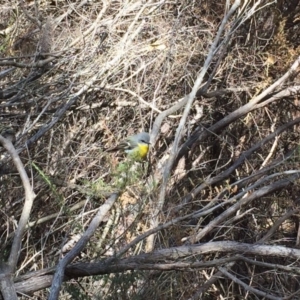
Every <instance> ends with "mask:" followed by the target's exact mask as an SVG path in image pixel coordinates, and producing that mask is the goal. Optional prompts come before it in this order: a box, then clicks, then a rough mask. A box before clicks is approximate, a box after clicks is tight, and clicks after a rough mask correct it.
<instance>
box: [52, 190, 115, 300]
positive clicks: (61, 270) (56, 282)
mask: <svg viewBox="0 0 300 300" xmlns="http://www.w3.org/2000/svg"><path fill="white" fill-rule="evenodd" d="M117 198H118V194H117V193H115V194H112V195H111V196H110V197H109V198H108V199H107V200H106V202H105V203H104V204H103V205H101V207H100V208H99V210H98V212H97V214H96V215H95V217H94V218H93V220H92V222H91V223H90V225H89V227H88V229H87V230H86V232H85V233H84V234H83V236H82V237H81V238H80V240H79V241H78V242H77V244H76V245H75V247H74V248H73V249H72V250H71V251H70V252H69V253H68V254H67V255H66V256H65V257H64V258H63V259H61V260H60V262H59V263H58V266H57V269H56V272H55V274H54V277H53V282H52V285H51V289H50V295H49V298H48V299H49V300H56V299H58V297H59V291H60V288H61V284H62V282H63V278H64V274H65V269H66V266H67V265H68V264H69V263H70V262H71V261H72V260H73V259H74V258H75V257H76V256H77V255H78V254H79V253H80V252H81V251H82V250H83V249H84V247H85V246H86V244H87V243H88V241H89V240H90V238H91V236H92V235H93V234H94V232H95V230H96V229H97V228H98V226H99V224H100V222H102V220H103V218H104V217H105V215H106V214H107V212H108V211H109V210H110V209H111V207H112V206H113V204H114V203H115V201H116V200H117Z"/></svg>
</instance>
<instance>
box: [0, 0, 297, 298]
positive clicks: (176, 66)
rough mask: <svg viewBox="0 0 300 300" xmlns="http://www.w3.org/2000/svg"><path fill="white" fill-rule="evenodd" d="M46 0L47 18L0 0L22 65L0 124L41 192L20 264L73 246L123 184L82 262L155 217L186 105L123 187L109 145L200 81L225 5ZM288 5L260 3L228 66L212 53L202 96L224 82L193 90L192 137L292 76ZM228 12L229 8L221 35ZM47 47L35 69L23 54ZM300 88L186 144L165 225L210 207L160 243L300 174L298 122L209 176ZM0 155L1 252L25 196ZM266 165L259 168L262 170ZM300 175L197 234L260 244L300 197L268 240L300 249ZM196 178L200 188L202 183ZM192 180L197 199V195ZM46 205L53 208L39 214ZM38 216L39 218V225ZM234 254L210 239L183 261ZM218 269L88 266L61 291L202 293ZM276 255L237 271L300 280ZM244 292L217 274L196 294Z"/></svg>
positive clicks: (287, 283) (6, 39) (5, 87)
mask: <svg viewBox="0 0 300 300" xmlns="http://www.w3.org/2000/svg"><path fill="white" fill-rule="evenodd" d="M36 2H39V7H38V12H39V16H38V17H37V15H36V10H35V2H33V1H32V2H30V1H28V2H26V4H24V8H23V9H22V8H21V6H20V5H18V2H17V1H10V2H6V3H3V4H1V5H0V11H1V15H3V18H2V19H1V20H2V21H1V24H0V31H1V33H2V35H0V45H1V46H0V51H1V57H3V58H0V72H3V71H4V70H7V69H8V68H10V67H15V69H14V70H13V71H11V72H10V73H9V74H8V75H5V76H1V77H0V80H1V90H0V99H1V102H0V108H1V116H0V118H1V123H3V124H4V125H6V126H12V127H13V128H14V129H15V130H16V131H17V143H16V145H15V146H16V148H17V149H19V151H20V156H21V159H22V161H23V163H24V164H25V165H26V170H27V171H28V174H29V175H30V177H31V180H32V183H33V188H34V191H35V193H36V194H37V197H36V199H35V201H34V206H33V210H32V212H31V218H30V221H31V222H32V223H31V224H30V228H29V229H28V230H27V231H26V234H25V236H24V239H23V248H22V250H21V254H20V259H19V264H18V270H17V272H16V274H17V275H23V274H26V273H27V272H29V271H36V270H40V269H43V268H48V267H53V266H55V265H56V264H57V262H58V259H59V254H60V249H61V248H62V246H63V245H65V244H68V246H67V247H65V249H64V251H69V249H70V248H72V246H73V245H74V243H75V242H76V241H78V238H79V237H80V236H81V234H82V233H83V232H84V230H85V229H86V228H87V226H88V224H89V223H90V221H91V219H92V217H93V216H94V214H95V212H96V209H97V208H98V207H99V206H100V205H101V204H102V203H104V201H105V199H106V198H107V196H108V195H109V194H110V193H111V192H113V191H116V190H119V189H122V196H121V197H120V198H119V200H118V202H117V203H116V204H115V206H114V208H113V210H111V211H110V213H109V215H108V216H107V218H106V220H105V222H103V223H102V224H101V226H100V227H99V228H98V230H97V231H96V233H95V234H94V236H93V237H92V239H91V240H90V242H89V244H88V246H87V247H86V248H85V250H84V252H83V253H81V256H80V257H78V258H76V261H77V262H79V261H85V262H88V261H95V260H96V261H99V260H101V259H105V258H107V257H110V256H112V255H114V254H115V253H117V252H118V251H120V249H122V248H123V247H124V246H125V245H126V244H128V243H129V242H130V241H132V240H133V239H134V238H136V237H137V236H139V235H140V234H142V233H144V232H146V231H147V230H148V229H150V227H151V220H152V218H153V215H152V213H153V211H154V208H155V206H156V205H157V202H156V200H157V199H158V195H159V191H160V187H161V179H160V178H159V177H155V176H158V175H157V174H158V173H159V170H160V169H159V168H160V164H161V163H162V161H164V160H165V159H166V158H167V157H168V154H169V152H170V149H171V147H172V143H173V140H174V136H175V133H176V128H177V126H178V124H179V121H180V117H181V115H182V111H183V110H182V109H181V110H179V111H176V112H175V113H173V114H172V115H170V116H168V117H167V118H165V119H164V121H163V124H162V127H161V131H160V135H159V139H158V141H157V142H156V143H155V145H152V149H151V160H150V162H149V163H146V164H145V165H144V166H141V165H138V166H136V167H137V168H138V169H137V170H135V171H134V172H132V170H131V171H130V172H131V173H130V176H129V177H130V178H129V180H128V181H126V184H125V187H124V182H123V177H122V176H123V175H122V170H121V171H120V169H122V168H126V162H125V163H124V157H123V156H122V155H121V154H111V153H106V152H105V151H103V149H105V148H107V147H111V146H113V145H115V144H116V143H118V142H120V141H121V140H122V139H123V138H124V137H126V136H128V135H130V134H133V133H135V132H139V131H151V128H152V125H153V122H154V120H155V119H156V117H157V116H158V115H159V113H160V112H162V111H164V110H166V109H168V108H170V107H171V106H173V105H174V104H176V103H177V102H178V101H179V99H181V98H182V97H184V95H186V94H188V93H189V92H190V91H191V89H192V87H193V85H194V81H195V79H196V77H197V74H198V73H199V71H200V70H201V68H202V67H203V63H204V61H205V59H206V57H207V54H208V52H209V49H210V46H211V44H212V41H213V39H214V37H215V36H216V33H217V30H218V27H219V25H220V22H221V20H222V17H223V15H224V9H225V6H224V3H221V2H219V1H187V0H186V1H181V2H167V1H161V2H158V3H157V2H152V1H132V2H124V1H103V2H98V1H89V2H87V3H85V1H83V2H82V3H84V5H82V6H81V5H80V1H73V2H67V1H66V2H64V1H52V2H51V1H36ZM267 2H268V1H266V3H267ZM279 2H280V3H278V4H272V5H270V6H267V7H264V8H262V9H261V10H260V11H258V12H257V13H256V14H254V15H253V16H252V17H251V18H250V19H249V20H247V21H245V22H243V23H242V25H241V26H240V27H239V28H238V29H237V30H236V31H235V32H234V34H233V36H232V38H231V41H230V42H229V44H228V47H227V48H226V49H225V54H224V57H223V58H222V60H221V63H220V64H219V65H217V64H218V57H219V56H218V55H217V56H216V57H214V59H213V62H212V64H211V66H210V68H209V71H208V75H207V77H206V78H205V80H207V79H208V76H209V75H210V74H211V72H213V69H214V67H215V66H216V65H217V70H216V73H215V75H214V76H213V79H212V81H211V84H210V86H209V90H208V91H207V93H210V92H214V91H218V90H223V92H222V93H220V94H219V95H217V96H214V97H207V95H206V96H205V95H204V96H201V97H198V98H196V100H195V101H194V104H193V107H192V109H191V111H190V113H189V116H188V119H187V122H186V123H185V128H184V131H183V132H184V137H183V142H182V143H184V142H186V141H188V140H189V138H190V136H192V135H193V134H194V133H195V132H197V131H198V130H199V129H201V128H202V130H204V129H203V127H206V128H209V127H210V126H212V125H214V124H216V123H217V122H218V121H220V120H222V119H223V118H224V117H226V116H228V115H229V114H230V113H231V112H233V111H235V110H236V109H238V108H239V107H241V106H243V105H245V104H247V103H249V101H250V100H251V99H253V98H254V97H255V96H256V95H258V94H260V93H261V92H262V91H264V90H265V89H266V88H267V87H269V86H270V85H271V84H272V83H274V82H275V81H276V80H278V78H280V77H281V76H283V74H284V73H285V72H286V71H287V70H288V69H289V68H290V66H291V65H292V63H293V62H294V61H295V60H296V58H297V56H299V53H300V51H299V50H300V48H299V47H300V46H299V40H300V39H299V30H298V29H297V26H299V21H298V19H299V17H297V16H298V14H299V10H300V8H299V4H297V5H298V6H296V9H292V8H290V7H289V3H288V1H279ZM250 4H251V2H250ZM252 4H253V3H252ZM250 6H251V5H250ZM261 7H262V6H261ZM25 12H26V13H27V15H26V13H25ZM288 12H289V13H288ZM30 16H31V17H32V19H30ZM38 20H39V22H41V24H42V26H43V29H41V28H42V27H41V28H39V24H38V23H39V22H38ZM292 20H293V22H292ZM232 23H233V19H232V20H230V23H229V24H228V26H227V27H226V29H225V32H224V35H223V36H224V37H225V36H226V34H227V33H228V32H229V30H230V25H232ZM270 24H272V25H270ZM295 24H298V25H297V26H296V25H295ZM4 31H5V32H4ZM39 49H42V50H43V51H41V50H39ZM45 52H46V53H45ZM37 53H38V55H37ZM9 57H17V58H15V59H9ZM41 59H47V60H49V61H48V62H47V63H45V65H43V67H41V68H29V67H26V66H28V65H30V64H33V63H39V62H40V61H41ZM42 61H43V60H42ZM7 62H8V63H7ZM0 74H1V73H0ZM299 82H300V81H299V74H297V75H296V76H292V77H290V78H289V79H288V80H286V81H285V82H284V84H283V85H281V86H280V87H278V89H277V90H276V92H277V91H279V90H284V89H285V88H287V87H290V86H299ZM268 97H270V96H269V95H268V96H267V97H266V98H264V100H266V99H268ZM297 97H299V96H297V95H292V96H289V97H284V98H282V99H280V100H277V101H273V102H271V103H269V104H268V105H266V106H264V107H261V108H257V109H255V110H254V111H252V112H249V113H247V114H246V115H244V116H243V117H241V118H239V119H237V120H235V121H232V122H231V123H230V124H229V125H228V126H226V127H224V128H222V130H219V131H218V132H216V133H214V134H211V135H210V136H209V137H208V138H207V139H205V141H203V142H201V144H197V143H194V144H193V146H192V147H191V149H189V151H186V152H185V153H184V156H183V159H182V160H181V161H180V163H179V164H178V165H177V166H176V167H175V168H174V169H173V173H172V174H171V176H170V179H169V183H168V186H167V194H166V197H165V204H164V206H163V209H162V211H161V212H160V216H159V220H160V223H162V224H164V223H167V222H169V221H170V220H172V219H176V218H179V217H183V216H185V215H188V214H191V213H193V212H196V211H199V210H201V209H203V208H204V207H207V205H208V206H209V205H211V206H212V207H216V208H215V209H213V210H212V211H210V212H209V213H207V214H206V215H204V216H201V217H199V216H196V217H195V216H194V217H189V218H187V219H186V220H182V221H180V222H177V223H176V224H175V225H174V226H170V227H168V228H167V229H165V230H161V231H160V232H159V233H158V235H157V237H156V240H155V248H156V249H165V248H169V247H176V246H180V245H183V244H184V243H183V241H184V240H185V239H188V240H189V242H190V243H192V241H193V239H192V238H191V239H190V237H194V236H195V235H197V234H198V233H199V232H200V233H201V230H202V229H203V228H205V226H206V225H208V224H210V222H212V221H213V220H215V219H216V217H218V216H220V215H221V214H222V213H224V212H225V211H226V210H227V209H228V208H230V207H231V206H233V205H234V203H235V202H237V201H240V199H243V197H244V198H245V197H246V196H249V195H251V194H252V193H254V192H256V191H260V190H261V189H262V188H263V187H267V186H270V185H272V184H275V183H276V182H277V181H279V180H280V179H285V178H289V176H290V174H288V173H284V172H287V171H290V170H296V171H297V172H298V171H299V169H300V160H299V131H300V129H299V123H297V124H295V125H294V126H290V127H289V128H287V129H286V130H285V131H284V132H283V133H282V134H281V135H279V136H278V139H271V140H270V142H268V143H265V144H264V145H261V146H260V147H258V149H257V150H255V151H253V153H252V154H251V155H249V156H248V157H247V159H246V160H245V161H244V162H243V163H242V164H240V165H238V166H237V167H236V168H234V170H232V171H231V172H228V174H227V175H226V176H225V177H223V178H222V180H220V181H216V182H214V183H208V184H206V182H208V181H209V180H210V179H211V178H217V176H223V174H224V173H226V171H227V170H228V169H229V168H230V167H231V166H232V165H233V164H234V163H236V162H237V161H238V159H239V158H240V157H241V156H242V155H243V153H245V152H246V151H247V150H249V149H250V148H251V147H253V145H255V144H256V143H259V142H260V141H262V140H263V139H264V138H265V137H267V136H268V135H270V134H271V133H272V132H274V131H275V130H276V129H278V128H279V127H280V126H282V125H284V124H286V123H288V122H289V121H291V120H292V119H295V118H296V117H299V100H298V98H297ZM201 110H203V112H202V111H201ZM204 131H205V130H204ZM272 147H273V148H272ZM293 149H294V150H295V152H294V153H293V154H292V155H290V156H289V158H288V159H287V160H285V161H284V155H287V153H289V151H291V150H293ZM1 154H3V156H2V160H1V174H0V175H1V177H0V182H1V186H2V188H1V197H0V215H1V217H0V220H2V221H1V223H0V234H1V235H0V236H1V241H2V243H1V248H0V253H2V255H1V260H6V258H7V255H8V254H9V251H10V245H11V238H12V234H13V231H14V229H15V226H16V225H15V220H18V218H19V215H20V212H21V209H22V199H23V197H24V196H23V188H22V186H21V181H20V179H19V177H18V176H17V174H16V172H15V171H14V169H13V167H12V163H11V161H10V160H9V158H8V157H7V155H5V153H4V151H2V153H1ZM125 161H126V160H125ZM268 166H269V167H270V168H269V169H267V167H268ZM148 168H149V169H148ZM263 168H266V169H265V171H264V172H263V173H261V175H257V173H258V171H259V170H260V169H263ZM153 174H155V175H153ZM272 174H273V175H272ZM251 175H253V176H252V177H251ZM254 175H256V176H254ZM158 178H159V179H158ZM246 179H248V180H247V181H243V180H246ZM293 180H294V182H293V184H289V185H287V186H285V187H284V188H280V189H277V190H275V191H274V192H272V193H270V194H266V195H263V196H261V197H260V196H258V197H256V198H255V199H253V201H251V202H248V203H246V204H245V205H243V206H241V207H240V209H239V210H238V211H237V212H235V213H233V214H232V215H228V217H227V218H226V219H225V220H224V221H222V222H221V223H218V224H217V226H216V227H215V228H213V229H211V230H210V231H209V232H208V234H207V235H205V236H203V238H201V240H194V242H195V243H199V242H201V243H205V242H208V241H236V242H241V243H248V244H250V245H252V244H253V245H254V244H255V243H257V242H258V241H259V240H260V239H262V238H264V237H265V235H266V234H267V232H268V231H269V230H270V229H272V228H274V226H276V221H278V220H280V218H281V217H282V216H284V215H285V214H287V212H289V211H290V210H293V213H291V214H290V215H288V216H287V218H286V220H282V222H281V225H280V226H278V227H276V230H275V231H274V232H273V233H272V235H271V236H269V237H268V238H266V239H265V240H264V243H266V244H270V245H282V246H286V247H291V248H298V247H299V241H298V240H297V237H299V236H298V224H299V212H298V207H299V204H298V202H299V188H298V186H299V179H293ZM201 184H204V185H205V187H204V188H203V189H202V190H201V191H200V192H199V193H195V190H196V189H197V188H198V187H199V186H200V185H201ZM247 188H248V189H249V191H248V192H247V193H246V192H245V190H246V189H247ZM243 192H245V194H244V195H243V196H241V197H240V198H239V195H240V193H243ZM191 193H195V196H194V197H190V195H191ZM235 197H236V198H235ZM76 205H77V206H76ZM217 205H218V208H217ZM47 216H48V217H49V216H50V217H49V218H48V219H47V220H43V219H42V218H45V217H47ZM38 220H41V223H39V224H36V223H35V222H37V221H38ZM145 247H146V239H144V240H143V241H141V242H140V243H138V244H136V245H135V246H134V247H133V248H131V249H130V250H129V251H128V252H127V253H126V255H124V256H123V257H131V256H133V255H136V254H139V253H143V252H144V251H145ZM239 254H240V255H243V253H239ZM234 255H235V254H234V252H228V253H221V252H212V253H209V254H205V255H201V256H200V255H195V256H190V257H186V258H185V259H182V260H180V262H189V263H191V262H196V261H198V260H200V259H201V260H203V261H204V262H208V261H213V260H214V259H218V258H225V257H231V256H234ZM244 256H245V257H246V258H248V259H253V260H256V261H259V262H266V263H269V264H277V265H280V266H281V265H282V266H288V265H291V264H293V266H294V267H295V270H296V269H297V270H298V269H299V267H300V266H298V262H297V260H295V259H294V258H284V257H280V256H277V257H267V256H255V257H254V256H253V255H247V254H245V255H244ZM153 264H154V262H153ZM220 266H223V267H225V266H227V267H228V264H221V265H216V266H213V267H206V268H204V267H203V268H189V267H186V268H185V269H180V270H176V268H175V269H173V270H172V271H170V272H164V271H163V270H156V269H155V268H154V267H153V270H152V271H150V270H148V271H146V270H144V271H143V270H138V271H135V272H132V271H127V272H125V271H124V272H123V273H116V274H107V275H105V276H104V275H101V276H100V275H99V276H93V277H84V278H82V279H80V285H79V283H78V282H75V281H74V282H68V283H67V284H65V285H64V287H63V290H62V292H61V296H60V299H67V298H72V299H80V298H79V294H80V295H81V297H86V299H98V298H99V299H100V298H105V299H117V298H118V299H129V298H131V299H132V298H133V299H141V298H143V299H200V298H199V297H200V296H199V293H200V291H201V290H200V289H201V288H202V287H203V285H204V286H205V283H207V282H208V280H209V279H210V278H212V277H213V275H214V274H216V273H217V272H218V271H219V272H220V269H218V267H220ZM273 266H274V265H272V267H270V266H269V267H268V266H266V265H258V266H257V265H255V264H254V263H253V262H252V263H251V262H248V261H245V260H239V261H236V262H235V264H233V265H232V266H231V268H229V267H228V270H229V272H230V273H231V274H232V275H234V276H235V277H236V278H238V279H240V280H241V281H243V282H244V283H246V284H247V285H248V286H251V287H253V288H256V289H258V290H261V291H263V292H266V293H270V294H272V295H274V296H275V295H276V296H277V297H287V296H289V295H291V294H293V293H295V292H296V293H297V291H298V285H299V283H298V281H299V278H298V275H297V272H298V271H295V273H291V271H290V270H283V269H275V268H274V267H273ZM76 293H78V294H76ZM70 295H72V296H70ZM34 297H35V299H45V298H46V297H47V295H46V292H45V290H43V291H39V292H36V293H35V296H34ZM237 297H240V298H239V299H242V298H243V299H255V297H258V298H259V296H255V293H253V292H251V291H249V290H247V289H245V287H243V286H241V285H240V284H239V283H237V282H234V281H233V280H231V279H230V278H229V277H226V276H224V275H222V274H220V275H219V277H218V279H216V280H215V281H214V282H212V283H211V284H210V285H209V284H208V288H207V289H206V290H205V291H204V292H203V294H202V296H201V299H224V298H226V299H237ZM297 297H299V294H298V295H296V296H295V299H296V298H297ZM81 299H84V298H81ZM259 299H264V298H263V297H261V298H259Z"/></svg>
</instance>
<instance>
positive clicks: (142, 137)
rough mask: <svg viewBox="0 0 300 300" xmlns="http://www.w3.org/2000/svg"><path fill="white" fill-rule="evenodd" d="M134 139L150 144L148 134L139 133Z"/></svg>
mask: <svg viewBox="0 0 300 300" xmlns="http://www.w3.org/2000/svg"><path fill="white" fill-rule="evenodd" d="M136 138H137V140H138V141H139V142H142V143H145V144H150V135H149V133H148V132H141V133H138V134H137V135H136Z"/></svg>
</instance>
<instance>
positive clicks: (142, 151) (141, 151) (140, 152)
mask: <svg viewBox="0 0 300 300" xmlns="http://www.w3.org/2000/svg"><path fill="white" fill-rule="evenodd" d="M148 151H149V145H147V144H144V143H143V144H138V145H137V146H136V147H135V148H133V149H130V150H125V152H126V153H128V155H130V156H131V157H132V158H133V159H135V160H142V159H145V158H146V156H147V154H148Z"/></svg>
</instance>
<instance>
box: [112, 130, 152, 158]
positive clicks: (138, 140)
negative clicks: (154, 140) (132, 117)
mask: <svg viewBox="0 0 300 300" xmlns="http://www.w3.org/2000/svg"><path fill="white" fill-rule="evenodd" d="M149 145H150V135H149V133H147V132H141V133H138V134H136V135H133V136H129V137H128V138H126V139H125V140H124V141H123V142H121V143H120V144H119V145H117V146H116V147H113V148H109V149H107V150H106V151H107V152H113V151H118V150H123V151H124V152H125V153H128V155H129V156H130V157H132V158H134V159H135V160H144V159H145V158H146V157H147V154H148V151H149Z"/></svg>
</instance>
